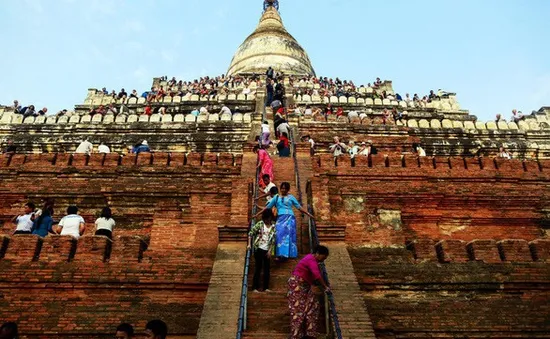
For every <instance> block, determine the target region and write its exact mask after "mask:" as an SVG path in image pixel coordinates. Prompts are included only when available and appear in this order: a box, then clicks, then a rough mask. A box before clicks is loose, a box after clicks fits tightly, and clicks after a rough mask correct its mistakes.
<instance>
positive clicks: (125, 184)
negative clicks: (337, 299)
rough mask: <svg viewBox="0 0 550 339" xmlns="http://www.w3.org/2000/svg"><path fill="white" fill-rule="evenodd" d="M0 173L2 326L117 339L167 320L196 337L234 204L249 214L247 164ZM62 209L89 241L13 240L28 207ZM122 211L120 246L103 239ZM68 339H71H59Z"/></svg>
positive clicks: (39, 162)
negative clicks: (103, 215)
mask: <svg viewBox="0 0 550 339" xmlns="http://www.w3.org/2000/svg"><path fill="white" fill-rule="evenodd" d="M1 160H2V162H1V163H0V180H1V181H2V187H1V188H0V190H1V194H0V201H1V204H0V220H1V221H2V222H3V224H2V231H3V233H4V234H5V235H4V236H3V237H2V238H0V246H1V247H0V271H2V272H3V274H2V276H1V277H0V305H1V306H0V319H2V320H4V321H8V320H13V321H17V322H18V324H19V325H20V328H21V332H22V334H23V337H24V338H38V337H40V338H58V337H61V336H63V337H65V338H67V337H71V338H109V337H110V336H109V335H112V333H113V330H114V329H115V328H116V326H117V325H118V324H119V323H120V322H122V321H127V322H130V323H132V324H134V325H136V328H139V329H141V330H142V329H143V328H144V326H145V323H146V321H147V320H150V319H152V318H161V319H163V320H165V321H166V322H167V323H168V326H169V328H170V333H171V334H173V335H174V337H175V338H191V337H194V336H195V335H196V332H197V329H198V324H199V319H200V316H201V312H202V307H203V303H204V299H205V296H206V291H207V289H208V284H209V281H210V275H211V270H212V265H213V262H214V258H215V253H216V248H217V244H218V226H220V225H227V224H228V223H229V221H230V212H231V208H232V207H231V204H232V203H235V204H238V205H245V206H247V205H248V200H249V196H248V194H247V193H248V191H247V190H245V191H244V192H241V195H240V196H239V195H234V196H233V197H232V188H233V187H234V182H237V181H241V180H242V179H241V178H240V169H241V164H242V156H234V155H232V154H219V155H216V154H209V153H205V154H199V153H191V154H188V155H183V154H173V155H169V154H167V153H155V154H140V155H139V156H137V157H135V156H131V157H122V158H121V157H119V156H118V155H116V154H110V155H107V156H104V155H98V154H94V155H92V156H91V157H86V156H80V155H78V156H77V155H74V156H72V155H67V154H51V155H50V154H45V155H16V156H14V157H12V158H6V157H2V158H1ZM46 197H52V198H54V199H55V201H56V205H55V215H54V219H59V218H61V217H62V216H63V215H64V214H65V213H64V211H65V209H66V207H67V206H68V205H70V204H76V205H77V206H78V207H79V209H80V214H81V215H82V216H83V217H84V219H85V220H86V223H87V231H86V233H85V236H83V237H81V238H80V239H79V240H78V241H74V240H73V239H72V238H70V237H61V236H48V237H46V238H44V239H41V238H38V237H35V236H10V234H11V233H12V232H13V230H14V228H15V226H14V225H13V224H11V223H10V222H9V219H11V217H12V216H13V215H16V214H18V213H21V209H22V206H23V204H24V203H25V202H27V201H29V200H33V201H35V202H37V203H39V202H40V200H41V199H42V198H46ZM107 205H109V206H110V207H112V209H113V213H114V219H115V220H116V222H117V226H116V227H115V231H114V239H113V241H112V242H111V241H109V240H108V239H106V238H102V237H93V236H92V234H93V222H94V221H95V219H96V218H97V216H98V214H99V213H100V211H101V209H102V208H103V207H104V206H107ZM60 335H61V336H60Z"/></svg>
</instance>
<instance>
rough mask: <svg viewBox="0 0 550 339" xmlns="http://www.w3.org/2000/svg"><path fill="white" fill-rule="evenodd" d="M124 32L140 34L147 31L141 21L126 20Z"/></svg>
mask: <svg viewBox="0 0 550 339" xmlns="http://www.w3.org/2000/svg"><path fill="white" fill-rule="evenodd" d="M123 28H124V30H126V31H130V32H134V33H140V32H143V31H144V30H145V25H144V24H143V23H142V22H141V21H139V20H126V21H125V22H124V25H123Z"/></svg>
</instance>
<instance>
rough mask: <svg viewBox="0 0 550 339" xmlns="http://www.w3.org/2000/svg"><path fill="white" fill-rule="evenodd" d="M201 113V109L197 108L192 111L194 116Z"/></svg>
mask: <svg viewBox="0 0 550 339" xmlns="http://www.w3.org/2000/svg"><path fill="white" fill-rule="evenodd" d="M199 114H200V111H199V110H198V109H196V108H195V109H194V110H192V111H191V115H192V116H194V117H198V116H199Z"/></svg>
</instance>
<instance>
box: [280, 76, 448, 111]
mask: <svg viewBox="0 0 550 339" xmlns="http://www.w3.org/2000/svg"><path fill="white" fill-rule="evenodd" d="M290 84H291V86H293V87H294V88H295V97H296V98H298V97H300V96H303V95H309V96H311V97H321V98H322V97H325V98H330V97H333V96H335V97H342V96H344V97H346V98H350V97H354V98H367V97H372V98H378V99H389V100H391V101H393V100H396V101H398V102H400V101H405V102H407V103H408V102H413V103H414V104H415V106H416V107H425V106H426V105H427V104H428V103H430V102H432V100H435V99H440V98H446V97H449V96H450V95H454V93H450V92H446V91H443V90H442V89H439V90H438V91H437V92H434V91H433V90H431V91H430V93H429V94H427V95H424V96H423V97H420V96H419V95H418V94H417V93H415V94H414V95H413V96H412V97H411V96H410V94H409V93H407V94H405V97H403V96H401V95H400V94H399V93H395V94H394V93H393V92H392V91H391V90H389V89H388V88H387V86H386V83H385V82H383V81H382V80H381V79H380V78H376V80H375V81H374V82H373V83H372V84H371V83H368V84H367V85H366V86H365V85H360V86H356V85H355V84H354V82H353V81H351V80H349V81H348V80H340V78H336V79H332V78H327V77H322V76H321V77H319V78H317V77H303V78H296V77H290Z"/></svg>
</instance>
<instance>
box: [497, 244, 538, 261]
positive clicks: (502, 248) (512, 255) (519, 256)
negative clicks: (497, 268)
mask: <svg viewBox="0 0 550 339" xmlns="http://www.w3.org/2000/svg"><path fill="white" fill-rule="evenodd" d="M497 245H498V250H499V253H500V258H501V259H502V260H503V261H511V262H517V261H520V262H521V261H523V262H525V261H531V260H532V257H531V251H530V250H529V243H528V242H527V241H526V240H521V239H505V240H501V241H499V242H498V243H497Z"/></svg>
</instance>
